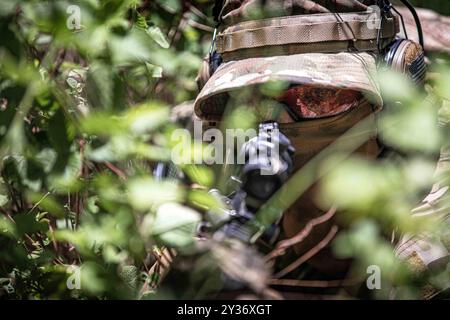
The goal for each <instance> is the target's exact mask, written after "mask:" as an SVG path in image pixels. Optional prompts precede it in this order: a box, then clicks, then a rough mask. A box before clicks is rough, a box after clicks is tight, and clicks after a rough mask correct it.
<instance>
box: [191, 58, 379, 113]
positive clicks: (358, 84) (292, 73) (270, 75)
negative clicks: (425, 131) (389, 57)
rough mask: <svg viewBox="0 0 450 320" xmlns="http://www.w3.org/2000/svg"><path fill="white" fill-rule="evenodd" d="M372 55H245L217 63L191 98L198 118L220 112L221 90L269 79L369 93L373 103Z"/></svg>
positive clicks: (375, 99) (222, 104) (376, 97)
mask: <svg viewBox="0 0 450 320" xmlns="http://www.w3.org/2000/svg"><path fill="white" fill-rule="evenodd" d="M375 72H376V60H375V57H374V56H373V55H371V54H369V53H365V52H363V53H359V52H355V53H353V52H341V53H335V54H334V53H333V54H332V53H329V54H328V53H306V54H295V55H286V56H276V57H261V58H249V59H243V60H238V61H229V62H226V63H223V64H222V65H220V67H219V68H218V69H217V70H216V72H215V73H214V74H213V75H212V76H211V78H210V79H209V80H208V81H207V83H206V84H205V86H204V87H203V88H202V90H201V92H200V94H199V95H198V96H197V99H196V101H195V113H196V115H197V116H198V117H200V118H211V112H210V110H214V111H213V115H216V116H217V115H220V114H221V113H223V110H224V109H225V106H226V101H225V99H223V95H220V94H221V93H226V92H230V91H234V90H240V89H244V88H246V87H249V86H254V85H260V84H264V83H267V82H270V81H285V82H288V83H290V84H299V85H302V84H304V85H317V86H321V87H330V88H341V89H342V88H346V89H351V90H355V91H360V92H363V93H365V94H367V95H368V96H369V98H370V99H371V101H372V102H373V104H374V105H377V106H380V107H381V106H382V104H383V100H382V98H381V94H380V91H379V87H378V84H377V83H376V80H375V79H374V77H373V76H374V74H375Z"/></svg>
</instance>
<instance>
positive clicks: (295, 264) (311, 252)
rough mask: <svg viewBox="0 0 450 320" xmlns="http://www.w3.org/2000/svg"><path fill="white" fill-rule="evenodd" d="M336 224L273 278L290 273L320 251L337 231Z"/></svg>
mask: <svg viewBox="0 0 450 320" xmlns="http://www.w3.org/2000/svg"><path fill="white" fill-rule="evenodd" d="M338 229H339V228H338V227H337V226H332V227H331V229H330V232H328V234H327V235H326V236H325V238H323V239H322V240H321V241H320V242H319V243H318V244H317V245H316V246H314V247H313V248H312V249H310V250H309V251H308V252H306V253H305V254H304V255H302V256H301V257H299V258H298V259H297V260H295V261H294V262H292V263H291V264H290V265H288V266H287V267H286V268H284V269H283V270H281V271H280V272H278V273H277V274H275V276H274V277H275V278H281V277H284V276H285V275H287V274H288V273H290V272H291V271H292V270H294V269H296V268H298V267H299V266H300V265H302V264H303V263H305V262H306V261H308V260H309V259H311V258H312V257H314V256H315V255H316V254H317V253H319V252H320V250H322V249H323V248H325V247H326V246H327V245H328V244H329V243H330V242H331V240H333V238H334V236H335V235H336V233H337V232H338Z"/></svg>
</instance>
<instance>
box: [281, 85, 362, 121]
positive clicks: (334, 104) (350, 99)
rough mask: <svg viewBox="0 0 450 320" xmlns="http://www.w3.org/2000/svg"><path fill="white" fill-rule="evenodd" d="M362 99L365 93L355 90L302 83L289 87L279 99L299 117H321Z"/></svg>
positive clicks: (339, 111)
mask: <svg viewBox="0 0 450 320" xmlns="http://www.w3.org/2000/svg"><path fill="white" fill-rule="evenodd" d="M361 99H363V95H362V94H361V93H360V92H358V91H355V90H349V89H336V88H324V87H314V86H305V85H302V86H296V87H293V88H290V89H288V90H287V91H285V92H284V93H283V95H282V96H280V97H279V98H278V101H280V102H282V103H284V104H286V105H288V106H289V108H290V109H291V111H293V112H295V113H296V114H297V116H298V117H299V118H321V117H326V116H333V115H337V114H339V113H341V112H344V111H347V110H349V109H351V108H354V107H356V106H357V105H358V104H359V103H360V102H361Z"/></svg>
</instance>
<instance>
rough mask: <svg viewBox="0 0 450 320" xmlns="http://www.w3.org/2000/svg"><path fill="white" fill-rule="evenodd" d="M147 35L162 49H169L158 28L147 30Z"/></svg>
mask: <svg viewBox="0 0 450 320" xmlns="http://www.w3.org/2000/svg"><path fill="white" fill-rule="evenodd" d="M147 34H148V35H149V36H150V37H151V38H152V39H153V40H155V42H156V43H157V44H159V45H160V46H161V47H162V48H164V49H168V48H169V47H170V43H169V41H168V40H167V38H166V36H165V35H164V33H163V32H162V31H161V29H160V28H158V27H156V26H153V27H150V28H148V29H147Z"/></svg>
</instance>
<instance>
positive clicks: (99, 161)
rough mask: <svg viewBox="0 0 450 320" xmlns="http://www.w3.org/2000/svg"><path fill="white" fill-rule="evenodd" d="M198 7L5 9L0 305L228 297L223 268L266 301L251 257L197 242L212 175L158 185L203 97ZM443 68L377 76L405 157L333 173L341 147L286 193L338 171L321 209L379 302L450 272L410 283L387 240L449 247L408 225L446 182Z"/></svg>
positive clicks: (384, 128)
mask: <svg viewBox="0 0 450 320" xmlns="http://www.w3.org/2000/svg"><path fill="white" fill-rule="evenodd" d="M206 2H207V1H201V0H197V1H193V0H191V1H178V0H167V1H165V0H154V1H138V0H102V1H99V0H78V1H39V0H36V1H34V0H29V1H25V0H24V1H19V0H9V1H2V2H1V4H0V159H1V163H0V166H1V179H0V212H1V214H0V297H1V298H9V299H28V298H29V299H48V298H99V299H102V298H132V299H136V298H166V297H169V298H170V297H191V298H192V297H193V298H201V297H204V296H205V295H206V294H208V293H210V292H212V291H214V290H217V289H219V288H220V287H221V281H222V280H223V277H221V272H220V271H219V270H222V271H223V272H225V273H226V274H227V275H228V276H230V277H232V278H235V279H236V278H237V279H239V280H242V281H244V282H246V283H247V285H248V287H250V288H251V289H253V291H254V292H256V293H258V294H261V292H266V291H265V290H266V289H267V288H266V286H265V283H266V280H267V279H268V278H270V277H271V271H270V268H269V267H268V266H267V265H266V264H265V263H264V260H263V259H262V257H260V256H259V255H258V254H257V253H256V251H254V250H253V249H252V248H246V247H243V246H239V245H236V244H228V243H215V242H208V243H205V244H203V245H201V246H198V245H195V243H194V241H195V240H194V237H193V234H194V231H195V227H196V225H197V223H198V222H199V221H200V219H201V214H200V212H203V211H204V210H205V208H212V207H217V206H219V204H217V203H216V200H215V199H214V198H212V197H211V196H210V195H209V194H208V193H207V192H206V191H205V187H206V188H208V187H211V186H213V185H216V184H217V183H218V180H219V177H218V176H217V177H216V176H215V175H214V172H213V171H212V170H210V168H208V167H206V166H194V165H189V166H184V167H183V170H184V172H185V173H186V174H187V175H188V176H189V178H190V179H191V180H192V181H194V182H195V183H196V184H197V185H200V186H203V188H202V187H200V188H199V187H197V188H190V187H188V186H185V185H183V184H181V183H179V182H174V181H156V180H155V179H154V177H153V175H152V170H153V168H154V164H155V162H157V161H167V160H169V159H170V155H171V147H173V143H174V142H173V141H172V140H171V133H172V132H173V130H175V129H176V128H177V126H176V125H175V124H173V123H171V122H170V108H171V107H172V106H174V105H177V104H179V103H182V102H184V101H187V100H190V99H193V98H194V97H195V95H196V91H197V86H196V83H195V77H196V73H197V71H198V69H199V68H200V65H201V62H202V57H203V56H204V54H205V53H206V52H207V51H208V49H209V45H210V40H211V33H212V30H213V28H212V27H211V26H213V25H214V23H213V21H212V19H211V18H210V10H211V4H210V3H206ZM435 2H436V1H435ZM75 3H76V6H75V7H74V6H73V5H74V4H75ZM77 10H79V13H80V25H77V22H78V21H77V15H76V14H77V12H78V11H77ZM74 19H75V20H74ZM446 59H447V58H446V57H437V58H436V59H434V60H433V61H434V62H435V63H436V65H437V67H436V70H439V73H438V72H433V73H432V74H431V75H430V81H429V84H428V85H427V92H426V93H425V92H419V91H417V90H415V89H414V86H413V85H412V84H410V83H408V82H407V81H406V80H404V79H402V78H401V77H400V76H398V75H396V74H391V73H387V74H382V75H381V76H382V77H383V78H382V81H381V83H382V84H383V88H382V89H384V92H385V94H386V99H387V100H388V101H389V100H390V101H401V102H402V104H401V105H397V104H393V106H396V107H392V108H390V109H387V110H386V112H385V114H384V116H383V117H382V118H381V120H380V128H381V129H380V131H381V135H382V139H383V140H384V142H385V143H386V144H388V145H391V146H392V147H395V148H396V149H397V150H399V151H400V152H401V153H402V154H405V155H407V157H401V159H400V160H399V159H394V160H392V159H387V160H386V161H382V162H378V163H372V162H368V161H366V160H363V159H360V158H354V157H350V159H349V160H347V161H344V162H342V164H341V165H337V166H336V165H335V164H336V163H340V162H338V161H336V159H338V160H339V159H342V158H339V157H347V156H348V155H349V154H350V153H351V152H352V150H353V149H354V148H355V147H357V146H347V145H339V143H337V144H336V145H333V146H332V147H331V148H330V150H327V152H326V153H324V154H323V155H321V156H319V157H318V158H317V159H316V160H313V163H312V164H311V165H310V166H308V167H306V168H305V169H304V170H302V171H301V172H299V174H297V175H296V176H295V177H294V178H293V180H292V181H291V182H290V183H291V186H293V188H290V189H289V190H290V191H289V192H290V196H291V197H296V196H298V194H299V193H301V192H302V190H304V189H305V188H306V186H307V185H308V184H310V183H312V182H314V181H310V180H311V177H316V176H321V175H322V173H325V172H326V173H330V171H331V173H330V174H328V175H327V176H326V184H325V187H324V190H323V196H322V198H321V199H320V201H322V202H323V203H324V204H329V203H330V202H333V203H336V202H337V205H338V206H340V207H341V208H345V210H346V218H347V219H348V224H349V228H348V230H347V231H345V232H344V233H342V234H341V235H340V236H339V237H338V238H337V240H336V241H335V242H334V248H335V250H336V252H337V253H338V254H339V255H340V256H343V257H354V258H355V259H356V261H357V263H356V267H355V270H354V273H355V275H362V276H363V277H364V276H365V275H366V269H365V266H367V265H378V266H380V268H381V270H383V286H382V288H383V289H382V290H379V291H377V297H380V298H386V297H389V295H390V294H391V292H392V288H393V287H396V288H398V292H400V293H399V297H414V298H417V297H420V296H421V294H422V292H421V290H422V289H423V287H424V284H428V283H432V284H433V285H435V286H437V287H439V285H440V284H441V283H443V282H442V281H441V280H440V279H442V277H444V278H445V277H448V276H449V275H448V273H447V274H437V275H436V274H426V275H422V274H421V275H420V276H418V275H417V274H416V273H414V272H411V271H410V269H408V268H407V267H405V266H404V265H403V264H401V263H400V262H399V261H397V260H396V259H395V257H394V254H393V250H392V244H391V243H390V242H389V239H388V237H387V236H389V235H390V233H391V231H392V230H395V231H396V232H397V233H398V234H400V233H402V234H403V233H417V232H424V231H432V232H433V234H434V235H435V236H436V237H441V238H442V239H443V240H444V242H446V243H447V245H448V244H449V243H450V240H449V238H448V236H449V233H448V230H449V229H448V226H445V225H444V224H442V223H437V222H436V221H435V220H431V221H429V220H424V221H422V220H421V221H420V222H418V221H416V220H415V219H413V218H411V214H410V212H411V209H412V208H414V206H416V205H417V204H418V203H419V202H420V201H421V197H423V195H424V192H428V191H429V189H430V188H431V186H432V184H433V183H434V182H435V181H436V180H437V179H439V180H440V181H444V182H443V183H445V181H446V180H447V179H448V172H446V171H445V170H443V171H442V174H441V175H439V176H435V175H433V172H434V169H435V164H436V154H439V150H440V148H441V146H445V145H447V144H448V143H449V142H450V141H448V134H447V131H446V130H447V129H446V126H445V124H446V121H447V120H448V119H449V118H448V117H449V113H448V110H447V109H448V108H449V105H448V102H447V103H444V102H443V101H445V98H447V99H448V98H449V91H448V88H449V86H450V68H449V67H448V65H447V63H448V60H446ZM425 97H426V99H425ZM442 106H443V107H442ZM440 107H442V108H441V109H440V110H441V111H440V113H439V115H440V116H441V118H440V120H441V123H442V124H443V125H442V126H440V127H439V126H437V117H436V114H437V110H438V108H440ZM237 118H240V119H242V117H237ZM231 119H233V117H232V118H231ZM235 125H236V126H238V125H239V121H237V124H236V123H235ZM192 149H194V150H195V151H196V152H200V151H199V150H197V149H196V146H195V145H193V146H192ZM330 151H333V152H330ZM328 152H329V153H328ZM330 154H332V158H330V156H329V155H330ZM314 161H315V162H314ZM331 164H333V165H331ZM308 170H309V171H308ZM216 178H217V179H216ZM164 205H165V206H169V207H168V210H164V211H161V210H157V208H160V207H161V206H164ZM161 212H164V214H161ZM261 214H262V215H263V216H264V215H267V216H269V215H270V213H265V212H261ZM267 219H269V220H270V217H268V218H267ZM167 248H175V249H176V252H175V250H171V249H167ZM175 255H178V256H179V257H182V259H181V260H183V263H181V266H179V267H178V271H179V273H177V277H175V278H171V279H168V281H166V282H165V281H161V280H162V279H160V276H161V275H164V273H163V272H162V270H161V269H164V268H165V267H166V266H167V265H168V264H169V262H170V261H172V260H173V258H174V256H175ZM194 258H195V259H194ZM78 275H79V278H78ZM158 284H159V286H158ZM156 288H157V289H156ZM264 294H266V295H270V294H273V293H267V292H266V293H264Z"/></svg>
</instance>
